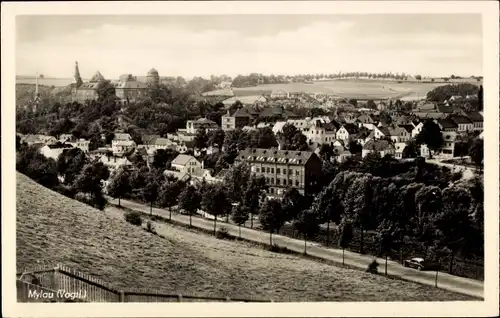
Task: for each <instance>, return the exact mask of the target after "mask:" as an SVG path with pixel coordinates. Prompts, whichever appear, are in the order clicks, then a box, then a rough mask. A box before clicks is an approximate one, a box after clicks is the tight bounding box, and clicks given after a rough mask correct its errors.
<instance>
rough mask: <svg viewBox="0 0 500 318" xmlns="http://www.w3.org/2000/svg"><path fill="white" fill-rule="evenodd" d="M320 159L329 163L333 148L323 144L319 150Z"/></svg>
mask: <svg viewBox="0 0 500 318" xmlns="http://www.w3.org/2000/svg"><path fill="white" fill-rule="evenodd" d="M319 155H320V157H321V158H322V159H323V160H325V161H330V158H331V157H332V156H333V147H332V146H331V145H330V144H323V145H321V148H320V150H319Z"/></svg>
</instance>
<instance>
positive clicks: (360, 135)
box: [354, 127, 373, 146]
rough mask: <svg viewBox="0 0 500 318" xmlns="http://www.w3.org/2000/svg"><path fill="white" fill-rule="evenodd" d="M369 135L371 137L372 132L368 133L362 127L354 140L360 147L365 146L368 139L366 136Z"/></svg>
mask: <svg viewBox="0 0 500 318" xmlns="http://www.w3.org/2000/svg"><path fill="white" fill-rule="evenodd" d="M370 134H372V135H373V131H370V130H369V129H368V128H366V127H362V128H361V129H360V130H359V132H358V133H357V134H356V136H355V137H354V140H355V141H356V142H357V143H358V144H360V145H361V146H363V145H364V144H365V142H366V141H368V140H367V138H368V136H370Z"/></svg>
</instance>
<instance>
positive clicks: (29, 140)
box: [21, 135, 57, 146]
mask: <svg viewBox="0 0 500 318" xmlns="http://www.w3.org/2000/svg"><path fill="white" fill-rule="evenodd" d="M21 142H24V143H26V144H28V146H32V145H34V144H44V145H53V144H56V143H57V139H56V137H53V136H46V135H26V136H24V139H22V140H21Z"/></svg>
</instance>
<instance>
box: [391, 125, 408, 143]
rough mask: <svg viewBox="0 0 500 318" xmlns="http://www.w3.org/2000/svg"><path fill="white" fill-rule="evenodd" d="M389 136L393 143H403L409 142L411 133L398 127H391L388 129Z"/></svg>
mask: <svg viewBox="0 0 500 318" xmlns="http://www.w3.org/2000/svg"><path fill="white" fill-rule="evenodd" d="M388 130H389V136H390V137H391V140H392V142H394V143H399V142H402V143H405V142H407V141H408V140H410V134H411V132H409V131H407V130H406V128H403V127H400V126H391V127H389V128H388Z"/></svg>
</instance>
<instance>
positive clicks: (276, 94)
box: [271, 89, 289, 99]
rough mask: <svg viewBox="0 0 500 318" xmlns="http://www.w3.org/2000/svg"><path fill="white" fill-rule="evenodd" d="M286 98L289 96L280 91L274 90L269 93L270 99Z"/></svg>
mask: <svg viewBox="0 0 500 318" xmlns="http://www.w3.org/2000/svg"><path fill="white" fill-rule="evenodd" d="M288 97H289V94H288V93H287V92H285V91H284V90H282V89H277V90H274V91H272V93H271V98H276V99H283V98H288Z"/></svg>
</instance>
